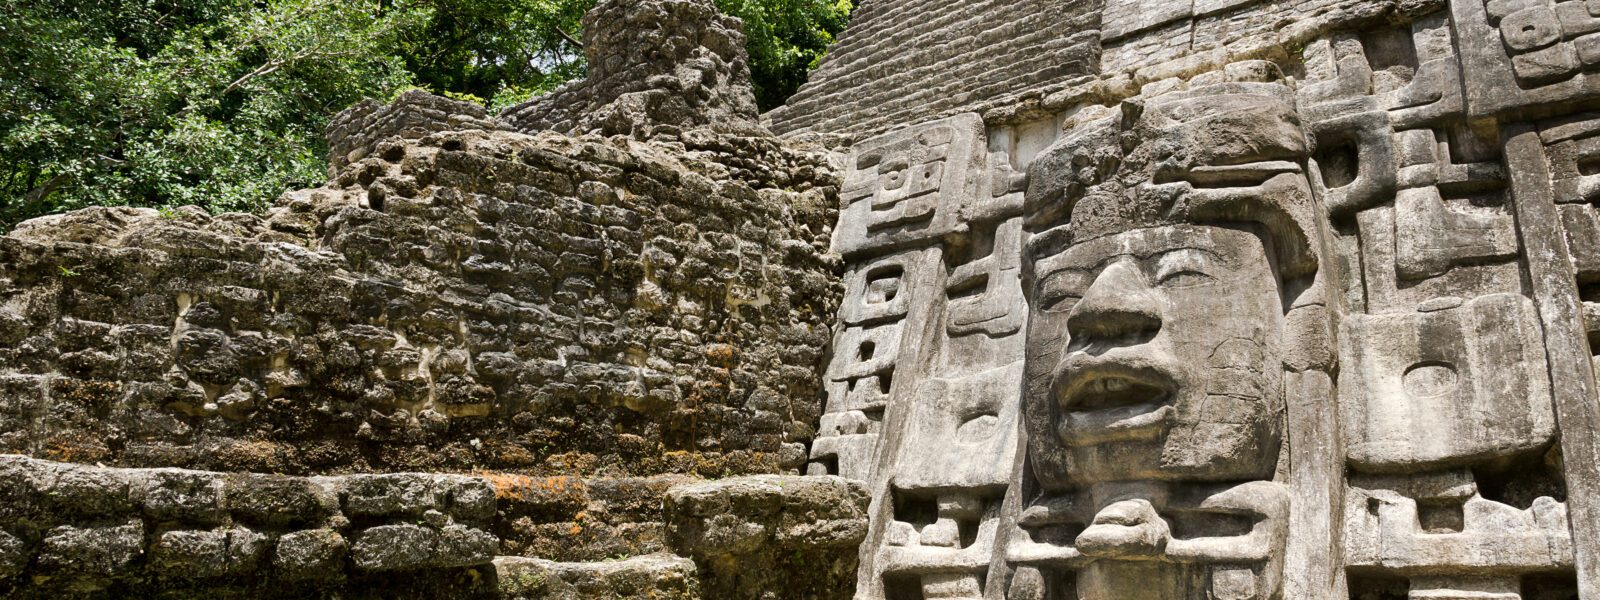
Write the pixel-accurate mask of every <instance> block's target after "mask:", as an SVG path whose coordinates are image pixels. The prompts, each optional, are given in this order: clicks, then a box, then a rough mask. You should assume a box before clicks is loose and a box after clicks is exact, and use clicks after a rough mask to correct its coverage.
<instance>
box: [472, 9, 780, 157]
mask: <svg viewBox="0 0 1600 600" xmlns="http://www.w3.org/2000/svg"><path fill="white" fill-rule="evenodd" d="M583 31H584V39H585V43H584V56H585V58H587V59H588V60H587V64H588V70H589V71H588V77H586V78H584V79H582V80H579V81H575V82H572V83H569V84H566V85H564V86H562V87H560V88H558V89H556V90H555V91H553V92H550V93H549V94H546V95H544V96H540V97H538V98H534V99H533V100H530V101H528V102H526V103H523V104H519V105H517V106H513V107H511V108H508V109H506V110H505V112H503V113H501V115H500V118H501V120H502V121H504V122H506V123H507V124H509V125H510V126H511V127H513V128H514V129H517V130H519V131H524V132H529V133H532V132H535V131H546V130H548V131H559V132H563V133H574V134H577V133H588V132H601V133H605V134H625V135H635V136H638V137H652V136H655V135H657V134H658V133H664V134H676V133H677V132H678V131H679V130H681V129H685V128H693V127H707V126H710V127H714V128H717V129H719V130H723V131H752V130H755V129H757V128H758V126H757V125H756V120H757V116H756V99H755V94H754V92H753V91H752V90H751V88H750V86H749V85H748V82H749V79H750V65H749V59H748V58H747V56H746V54H745V49H744V46H745V36H744V29H743V24H742V23H741V22H740V21H739V19H736V18H732V17H728V16H725V15H723V14H721V13H719V12H717V9H716V7H715V6H714V5H712V4H710V3H704V2H643V3H627V2H612V3H601V4H600V5H598V6H596V7H595V10H592V11H590V12H589V13H588V14H585V15H584V17H583ZM740 82H743V83H742V84H741V83H740Z"/></svg>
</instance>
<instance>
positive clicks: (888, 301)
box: [811, 114, 1048, 598]
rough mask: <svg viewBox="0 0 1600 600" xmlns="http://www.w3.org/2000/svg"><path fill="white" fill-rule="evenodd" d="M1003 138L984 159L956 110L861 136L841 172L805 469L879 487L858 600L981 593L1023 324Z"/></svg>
mask: <svg viewBox="0 0 1600 600" xmlns="http://www.w3.org/2000/svg"><path fill="white" fill-rule="evenodd" d="M1038 137H1039V135H1038V133H1037V132H1035V133H1031V134H1029V137H1028V138H1027V140H1026V143H1024V144H1017V145H1018V146H1019V147H1020V148H1022V149H1023V150H1026V148H1027V146H1028V144H1034V145H1039V144H1040V142H1038V141H1037V140H1036V138H1038ZM1008 142H1009V139H1005V140H1000V142H999V145H1000V146H1002V149H1000V150H998V151H990V150H989V149H988V148H986V146H987V145H989V143H990V140H989V139H988V136H986V135H985V132H984V128H983V122H982V120H981V119H980V118H979V117H978V116H977V115H974V114H964V115H957V116H955V117H951V118H948V119H942V120H939V121H934V122H931V123H926V124H922V125H917V126H914V127H910V128H907V129H903V130H900V131H896V132H891V133H888V134H885V135H883V136H879V137H877V138H873V139H870V140H867V141H864V142H862V143H860V144H857V145H856V146H855V147H854V148H853V150H852V155H851V156H850V157H849V159H848V162H847V163H846V164H847V165H849V166H850V170H849V172H848V173H847V175H846V183H845V186H844V189H845V191H844V192H843V193H842V194H841V196H842V198H841V202H842V203H843V205H844V210H843V211H841V214H840V219H839V226H838V227H837V228H836V229H835V231H836V233H835V235H834V249H835V251H837V252H839V253H841V254H843V255H844V256H845V259H846V262H847V265H848V266H847V273H846V276H845V287H846V298H845V302H844V304H843V306H842V307H841V310H840V316H839V319H840V322H839V328H840V332H839V333H838V334H837V335H836V337H835V341H834V347H833V350H834V362H833V363H832V366H831V367H830V369H829V380H830V386H831V387H830V393H829V400H828V406H827V410H826V414H825V415H824V417H823V427H822V430H821V431H820V432H819V435H818V437H817V438H816V439H815V440H814V441H813V444H812V453H811V455H812V459H813V461H814V462H813V467H812V469H811V470H812V472H816V473H821V472H837V473H838V474H840V475H844V476H846V477H853V478H858V479H863V480H866V481H867V482H868V483H869V486H870V488H869V489H871V490H872V494H873V498H874V502H875V503H874V505H873V506H874V511H875V512H874V520H873V523H872V527H871V529H870V531H869V533H868V539H867V541H866V543H864V544H863V547H862V565H861V567H860V570H859V573H860V586H859V589H858V592H859V594H860V595H862V596H864V597H900V596H901V595H912V596H915V597H941V598H959V597H978V596H980V595H981V594H982V593H983V588H982V586H983V582H984V581H985V577H987V575H988V566H989V563H990V562H991V558H992V554H993V548H994V543H995V539H996V538H995V536H996V532H997V531H998V529H999V525H1000V522H999V520H998V517H999V515H1000V511H1001V507H1002V504H1003V501H1004V499H1005V494H1006V489H1007V486H1008V484H1009V482H1010V480H1011V477H1012V473H1013V471H1014V469H1015V463H1016V456H1017V447H1018V444H1019V442H1018V434H1019V425H1018V414H1019V410H1020V400H1019V396H1020V387H1019V386H1018V382H1019V381H1020V380H1021V365H1022V363H1021V359H1022V348H1023V338H1022V333H1023V328H1024V324H1025V318H1026V311H1025V306H1026V300H1025V299H1024V297H1023V294H1022V287H1021V259H1020V253H1021V248H1022V238H1023V224H1022V218H1021V210H1022V190H1023V188H1024V187H1025V183H1026V180H1025V175H1024V174H1022V173H1020V172H1019V171H1018V170H1017V169H1016V168H1015V166H1014V165H1013V164H1012V162H1013V161H1012V158H1011V152H1010V151H1009V150H1010V146H1011V145H1012V144H1010V143H1008ZM1044 143H1046V144H1047V143H1048V138H1046V139H1045V142H1044ZM863 348H865V349H868V350H870V351H871V352H870V353H869V352H865V351H863V350H862V349H863ZM834 461H837V462H836V466H834V464H832V463H833V462H834Z"/></svg>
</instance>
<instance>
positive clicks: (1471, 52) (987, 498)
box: [813, 0, 1600, 600]
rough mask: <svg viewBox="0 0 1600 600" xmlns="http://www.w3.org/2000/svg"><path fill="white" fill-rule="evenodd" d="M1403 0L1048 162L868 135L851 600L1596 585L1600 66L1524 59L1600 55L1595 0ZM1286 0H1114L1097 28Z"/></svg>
mask: <svg viewBox="0 0 1600 600" xmlns="http://www.w3.org/2000/svg"><path fill="white" fill-rule="evenodd" d="M1213 4H1215V5H1216V6H1211V5H1213ZM1224 4H1225V6H1224ZM1402 4H1403V5H1406V6H1414V7H1415V8H1412V9H1402V11H1401V12H1398V13H1385V14H1388V15H1389V16H1390V17H1392V18H1389V19H1374V20H1372V21H1363V22H1362V24H1361V25H1359V26H1357V28H1355V29H1350V28H1345V29H1332V30H1328V31H1325V32H1322V33H1318V34H1317V35H1315V36H1311V37H1310V38H1309V39H1308V40H1307V41H1306V42H1304V43H1303V44H1301V45H1299V47H1298V50H1299V51H1297V52H1296V53H1295V54H1296V56H1294V57H1293V58H1292V59H1289V60H1284V59H1282V58H1281V57H1280V58H1275V59H1273V61H1267V60H1241V61H1236V62H1233V63H1232V64H1228V65H1226V66H1225V67H1222V68H1218V69H1215V70H1211V71H1204V72H1200V73H1192V74H1188V75H1185V77H1187V78H1188V79H1187V81H1182V80H1164V81H1158V82H1149V83H1148V84H1145V85H1144V86H1143V88H1142V89H1139V90H1138V91H1137V92H1134V91H1129V92H1127V93H1125V94H1122V95H1120V96H1118V95H1116V94H1110V96H1113V97H1111V98H1109V99H1108V98H1101V97H1097V98H1092V99H1089V100H1085V102H1086V104H1084V105H1082V106H1076V107H1074V108H1072V109H1070V110H1068V111H1066V112H1063V113H1058V114H1057V116H1056V117H1055V119H1054V120H1049V119H1046V120H1040V121H1034V122H1032V123H1035V124H1039V123H1043V124H1046V125H1047V126H1054V127H1057V128H1059V137H1057V138H1056V139H1055V141H1054V142H1053V143H1051V144H1049V145H1048V147H1042V145H1040V146H1041V148H1042V149H1041V148H1034V147H1032V146H1033V145H1037V144H1032V143H1030V144H1019V143H1018V141H1017V140H1016V139H1013V138H1012V137H1009V136H1018V135H1022V134H1020V133H1019V131H1020V129H1016V128H1014V127H1015V126H1013V125H1006V126H1004V127H1012V129H1004V127H1002V128H1000V129H1003V130H1001V131H997V130H996V126H995V125H993V124H990V125H987V127H989V128H990V131H988V132H987V133H988V135H987V137H988V140H989V146H988V152H987V155H986V156H985V153H984V150H983V149H982V148H979V146H980V145H981V144H980V142H979V141H978V140H982V139H983V138H984V137H985V135H984V133H985V132H984V131H983V128H984V127H985V126H986V125H984V123H983V122H982V120H981V119H978V118H977V117H976V116H973V115H967V116H964V117H954V118H951V119H945V120H942V121H935V122H933V123H929V124H925V125H919V126H914V127H911V128H907V129H902V130H899V131H896V132H893V133H890V134H885V135H883V136H880V138H876V139H874V140H868V141H866V142H863V143H861V144H858V145H857V146H855V148H854V150H853V152H854V153H855V154H854V155H853V156H852V158H851V160H850V162H848V163H847V164H848V165H850V167H851V169H853V171H852V173H853V174H852V175H851V176H850V178H851V179H849V181H850V182H851V183H847V184H846V186H845V187H846V189H847V190H851V191H847V192H846V193H845V194H844V196H845V199H844V202H845V203H846V204H845V205H846V207H847V210H846V213H847V215H842V216H841V221H840V223H841V225H840V227H839V228H838V229H837V231H838V233H837V234H836V235H835V249H836V250H837V251H839V252H841V253H843V254H844V255H845V257H846V261H847V263H848V264H849V265H850V270H849V272H850V275H849V276H847V286H848V287H849V289H850V292H849V294H850V297H851V298H852V300H850V301H847V303H846V307H845V308H844V311H843V313H842V316H841V327H842V328H843V329H844V330H845V333H842V334H840V338H839V340H838V341H837V342H836V345H835V354H836V355H838V354H839V353H841V352H848V349H849V347H850V346H851V345H852V344H856V343H857V342H856V341H855V339H856V338H853V337H851V336H852V335H855V334H851V333H849V332H850V331H853V329H852V328H863V327H869V326H887V325H891V324H897V325H898V326H899V327H900V329H898V330H897V332H898V333H897V335H899V336H900V344H899V345H898V346H897V347H898V348H899V350H900V352H899V354H897V357H898V358H897V363H896V366H895V374H894V376H893V380H894V381H895V382H896V383H895V384H894V391H893V392H892V394H890V396H891V397H889V398H884V399H882V401H883V404H882V406H885V407H886V408H885V409H884V410H883V411H882V412H881V413H880V414H881V417H879V422H878V423H877V424H876V425H873V426H872V427H873V429H872V431H874V432H881V434H879V435H880V437H879V438H877V441H876V442H875V443H876V444H877V445H876V446H875V448H876V450H875V451H876V454H875V455H874V459H873V460H874V464H873V467H872V468H871V478H870V481H871V482H872V483H873V485H875V486H876V487H875V488H874V489H875V492H874V493H875V502H876V504H875V505H874V507H875V508H874V514H873V524H872V531H871V532H869V535H868V540H867V542H866V543H865V544H864V545H863V548H862V568H861V571H860V585H859V586H858V589H857V592H858V597H862V598H990V599H1012V600H1023V599H1027V600H1046V599H1058V598H1068V599H1073V600H1091V599H1093V600H1101V599H1114V600H1119V599H1128V600H1132V599H1135V598H1139V599H1144V598H1158V599H1161V600H1179V599H1184V600H1188V599H1259V600H1283V599H1285V598H1296V599H1298V598H1314V599H1318V600H1333V599H1335V598H1391V597H1409V598H1418V599H1422V598H1426V599H1433V600H1466V599H1469V598H1470V599H1474V600H1482V599H1497V600H1539V599H1562V600H1565V599H1567V598H1574V597H1577V595H1576V594H1577V590H1579V589H1584V590H1595V591H1600V588H1596V587H1592V586H1595V585H1597V583H1600V562H1597V557H1600V553H1597V552H1596V548H1595V544H1596V542H1595V540H1594V539H1593V535H1594V534H1593V533H1591V530H1592V529H1595V528H1594V527H1587V526H1586V525H1585V524H1596V523H1597V521H1596V519H1597V518H1600V510H1597V509H1596V508H1595V507H1594V505H1595V501H1596V500H1597V499H1600V494H1597V493H1596V491H1597V490H1600V487H1597V483H1600V466H1596V465H1600V443H1597V441H1600V436H1597V435H1596V433H1595V432H1596V425H1597V423H1600V411H1596V410H1594V406H1595V405H1600V398H1596V396H1597V393H1596V388H1597V385H1600V384H1597V383H1596V382H1595V381H1594V366H1593V364H1591V361H1600V359H1597V358H1596V355H1595V354H1594V353H1593V352H1592V351H1591V350H1590V346H1589V341H1590V340H1591V339H1600V317H1596V316H1595V315H1600V212H1597V210H1600V208H1597V206H1600V204H1597V202H1600V114H1589V113H1581V112H1577V111H1575V110H1572V109H1573V108H1574V107H1576V106H1577V105H1576V104H1575V103H1574V102H1573V101H1574V100H1577V99H1581V98H1582V97H1585V96H1594V97H1600V90H1595V91H1594V92H1587V91H1583V90H1582V89H1577V88H1575V87H1574V86H1581V85H1591V84H1589V83H1586V82H1588V81H1590V80H1594V81H1596V82H1600V76H1594V75H1592V74H1591V73H1590V72H1589V70H1588V67H1583V66H1579V67H1577V68H1575V69H1574V70H1571V71H1570V72H1563V73H1565V74H1561V75H1559V76H1557V75H1551V74H1548V73H1547V74H1544V75H1539V74H1538V73H1539V69H1545V70H1546V71H1551V72H1553V71H1552V69H1554V68H1555V67H1558V66H1559V65H1554V64H1546V63H1547V62H1548V61H1550V60H1553V59H1551V58H1549V57H1552V56H1560V55H1561V53H1562V52H1566V50H1556V49H1552V48H1570V49H1571V52H1572V53H1573V56H1574V57H1577V60H1579V62H1580V63H1581V64H1587V63H1583V62H1582V61H1583V60H1586V59H1582V53H1583V52H1585V51H1586V50H1584V48H1587V47H1588V46H1587V45H1586V44H1588V45H1594V46H1595V50H1596V56H1597V57H1600V17H1597V16H1596V15H1600V9H1596V12H1594V13H1591V12H1590V10H1589V6H1590V5H1594V6H1600V4H1597V3H1594V2H1573V1H1570V0H1569V1H1565V2H1546V1H1545V0H1512V1H1508V0H1493V1H1490V2H1487V3H1485V2H1483V0H1462V1H1457V2H1450V3H1449V4H1450V7H1449V8H1446V7H1445V6H1444V3H1410V4H1406V3H1402ZM1272 5H1273V3H1252V2H1231V3H1188V2H1178V3H1171V2H1161V3H1136V2H1123V1H1118V2H1108V3H1107V4H1106V6H1105V8H1104V11H1103V13H1102V19H1103V22H1102V33H1101V35H1102V39H1103V40H1115V41H1116V42H1117V43H1118V44H1122V45H1124V46H1126V48H1131V49H1137V48H1139V47H1142V46H1140V44H1145V43H1147V39H1148V38H1155V37H1159V36H1163V35H1168V34H1170V33H1172V32H1174V31H1177V30H1178V29H1180V28H1178V27H1177V26H1176V25H1175V24H1176V23H1179V22H1183V21H1188V22H1189V23H1190V25H1193V23H1195V22H1198V21H1197V20H1198V19H1199V17H1200V16H1207V18H1214V17H1215V18H1222V17H1220V16H1219V15H1232V14H1235V13H1234V12H1229V11H1237V14H1238V15H1241V19H1243V18H1244V17H1243V15H1251V14H1254V12H1253V11H1255V12H1262V13H1266V12H1268V11H1270V10H1272ZM1223 9H1226V10H1223ZM1406 10H1410V12H1405V11H1406ZM1474 15H1477V17H1476V18H1478V20H1479V21H1480V22H1477V23H1474V22H1469V21H1470V20H1471V19H1472V18H1475V17H1474ZM1252 18H1253V17H1252ZM1552 24H1553V25H1552ZM1486 32H1487V33H1493V36H1488V35H1481V34H1483V33H1486ZM1550 32H1555V37H1553V38H1550V39H1548V40H1547V39H1545V38H1549V37H1550V35H1551V33H1550ZM1174 35H1176V34H1174ZM1530 36H1531V37H1530ZM1539 36H1543V37H1539ZM1535 38H1537V39H1535ZM1591 39H1592V40H1594V41H1595V43H1593V44H1591V43H1590V42H1591ZM1487 41H1492V42H1493V43H1487ZM1195 43H1196V44H1198V43H1199V40H1195ZM1595 63H1596V64H1597V65H1600V58H1597V60H1596V61H1595ZM1594 72H1595V73H1600V69H1595V70H1594ZM1284 73H1291V76H1285V75H1284ZM1500 76H1507V77H1511V78H1512V79H1513V80H1514V81H1515V83H1513V84H1511V87H1509V88H1506V87H1503V86H1502V87H1498V88H1496V87H1493V85H1498V84H1492V85H1490V87H1489V88H1488V89H1485V87H1484V86H1485V85H1486V84H1484V83H1483V82H1484V81H1489V80H1491V79H1492V78H1494V77H1500ZM1574 82H1575V83H1574ZM1593 85H1596V86H1600V83H1595V84H1593ZM1127 89H1129V90H1133V89H1136V88H1127ZM1572 113H1577V114H1572ZM954 124H961V125H960V126H955V125H954ZM947 132H948V133H947ZM963 136H965V137H963ZM1518 136H1521V137H1518ZM946 140H950V141H949V143H948V145H947V144H946ZM1517 140H1523V141H1522V142H1521V143H1515V142H1516V141H1517ZM1527 140H1533V141H1532V142H1531V143H1530V142H1528V141H1527ZM1024 145H1026V146H1028V147H1027V149H1026V150H1024V149H1022V146H1024ZM1014 154H1015V155H1021V154H1026V160H1022V161H1018V160H1016V156H1014ZM891 156H892V157H902V156H903V157H906V158H903V159H901V158H880V157H891ZM958 156H959V158H958ZM1540 161H1543V162H1542V163H1541V162H1540ZM957 162H961V163H963V164H966V165H968V166H967V167H965V168H964V173H965V174H964V175H960V176H955V175H953V174H952V172H951V170H950V169H951V167H950V165H952V164H955V163H957ZM934 163H941V164H942V165H943V166H942V167H933V166H929V165H932V164H934ZM1541 164H1542V165H1543V166H1542V167H1541V166H1539V165H1541ZM880 165H888V166H887V167H884V168H881V169H880V167H879V166H880ZM940 169H943V170H940ZM1540 169H1543V170H1540ZM901 170H906V171H907V172H915V173H923V177H924V178H925V179H928V180H929V181H931V180H934V179H937V180H938V181H940V185H939V191H938V192H937V194H935V193H934V192H932V191H929V188H927V187H926V186H925V187H922V188H916V189H906V190H904V191H899V190H902V187H900V186H904V185H905V183H903V182H902V181H901V179H900V178H899V176H896V175H894V173H896V172H900V171H901ZM885 173H888V175H887V176H885V175H884V174H885ZM869 176H870V177H869ZM1544 176H1547V179H1546V178H1543V177H1544ZM868 179H871V181H870V182H868ZM873 186H876V187H873ZM935 196H937V201H935V199H934V198H935ZM866 198H872V200H870V201H869V200H864V199H866ZM901 205H904V206H906V207H907V208H905V209H901V208H898V207H900V206H901ZM871 207H877V210H878V211H879V212H880V213H882V215H880V216H879V217H873V218H888V219H889V221H892V223H891V224H890V225H883V226H878V225H873V224H872V223H875V222H877V221H873V220H872V219H870V218H867V217H868V215H869V213H868V212H866V211H867V210H868V209H869V208H871ZM851 210H855V211H857V212H855V213H850V211H851ZM885 211H900V212H885ZM848 215H855V216H848ZM904 215H918V216H917V217H916V218H918V219H921V221H919V223H920V224H918V225H911V223H912V220H911V218H910V217H907V216H904ZM852 227H854V228H857V229H851V228H852ZM1553 243H1555V244H1559V246H1553V245H1552V244H1553ZM896 251H901V252H907V251H909V252H912V253H916V252H927V253H929V255H932V256H935V258H932V259H927V260H926V261H925V262H920V263H917V266H913V265H912V264H911V263H910V262H908V259H906V258H905V257H903V256H901V255H895V254H892V253H893V252H896ZM918 256H921V255H918ZM868 265H873V266H868ZM916 269H921V270H916ZM868 270H871V271H872V274H869V273H867V271H868ZM914 270H916V271H915V274H913V271H914ZM896 278H899V279H900V280H902V281H903V280H911V279H916V280H920V281H922V282H924V283H925V284H926V287H924V288H918V290H917V291H912V292H910V293H911V298H910V299H906V298H904V297H903V296H902V295H901V294H904V293H906V292H903V291H896V292H892V293H891V292H887V291H885V290H891V289H895V290H900V289H906V288H904V286H905V285H906V284H904V283H897V282H896V281H895V279H896ZM857 296H860V297H862V298H867V299H869V301H870V302H871V303H873V305H874V306H875V307H876V308H873V309H870V310H862V309H855V308H852V307H851V306H850V303H851V302H853V299H854V298H856V297H857ZM863 306H865V305H863ZM1569 306H1570V308H1567V307H1569ZM1553 332H1554V333H1553ZM1563 332H1572V333H1563ZM860 335H865V334H864V333H863V334H860ZM863 339H864V338H863ZM1575 355H1576V356H1578V358H1579V359H1581V360H1574V359H1573V358H1572V357H1573V356H1575ZM873 368H882V366H881V365H879V366H878V367H872V368H864V369H865V370H868V371H870V370H872V369H873ZM863 372H864V371H863ZM852 373H854V371H852ZM1584 378H1587V379H1584ZM876 389H878V391H879V392H882V391H883V388H876ZM830 402H831V401H830ZM832 406H833V405H832V404H831V403H830V411H831V410H832V408H831V407H832ZM840 406H841V407H843V406H847V404H840ZM862 431H865V429H862ZM815 447H816V448H821V447H824V439H819V440H818V441H817V444H816V446H815ZM813 454H814V455H815V454H816V452H815V450H814V451H813ZM1574 457H1580V458H1581V459H1582V460H1580V461H1578V462H1575V461H1574ZM1586 527H1587V528H1586Z"/></svg>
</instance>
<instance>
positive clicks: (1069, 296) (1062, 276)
mask: <svg viewBox="0 0 1600 600" xmlns="http://www.w3.org/2000/svg"><path fill="white" fill-rule="evenodd" d="M1091 283H1093V278H1092V277H1090V274H1089V273H1088V272H1087V271H1083V270H1081V269H1062V270H1060V271H1056V272H1054V273H1051V274H1049V275H1046V276H1045V278H1044V279H1043V280H1040V281H1039V288H1038V291H1039V294H1038V295H1037V296H1036V298H1038V301H1039V310H1040V311H1041V312H1047V313H1057V312H1066V311H1069V310H1072V307H1074V306H1077V305H1078V301H1079V300H1082V299H1083V292H1084V290H1087V289H1089V284H1091Z"/></svg>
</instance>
